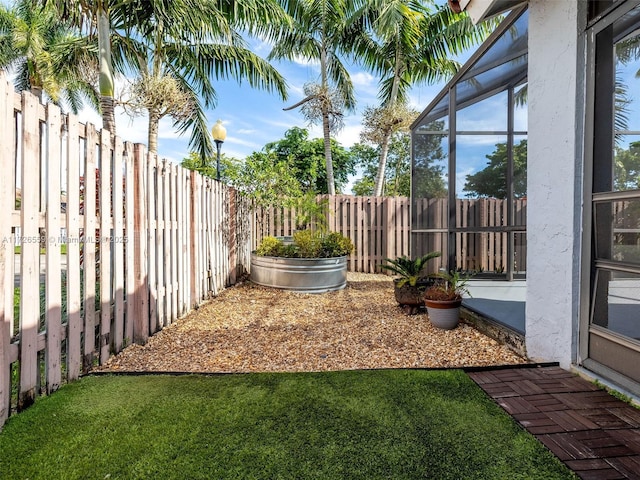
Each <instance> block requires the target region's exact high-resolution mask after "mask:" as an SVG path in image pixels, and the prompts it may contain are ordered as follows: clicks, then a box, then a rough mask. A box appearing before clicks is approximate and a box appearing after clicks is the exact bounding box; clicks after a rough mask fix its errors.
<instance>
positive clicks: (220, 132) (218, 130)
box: [211, 120, 227, 180]
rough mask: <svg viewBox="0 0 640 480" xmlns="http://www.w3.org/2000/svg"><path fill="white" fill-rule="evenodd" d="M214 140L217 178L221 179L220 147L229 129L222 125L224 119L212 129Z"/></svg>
mask: <svg viewBox="0 0 640 480" xmlns="http://www.w3.org/2000/svg"><path fill="white" fill-rule="evenodd" d="M211 134H212V135H213V141H214V142H216V151H217V154H218V155H217V160H216V179H217V180H220V148H221V147H222V144H223V143H224V139H225V138H227V129H226V128H224V126H223V125H222V120H218V121H217V122H216V124H215V125H214V126H213V128H212V129H211Z"/></svg>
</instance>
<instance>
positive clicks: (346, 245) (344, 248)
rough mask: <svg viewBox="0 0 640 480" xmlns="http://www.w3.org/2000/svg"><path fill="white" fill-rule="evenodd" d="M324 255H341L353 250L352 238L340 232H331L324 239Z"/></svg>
mask: <svg viewBox="0 0 640 480" xmlns="http://www.w3.org/2000/svg"><path fill="white" fill-rule="evenodd" d="M322 249H323V252H322V256H323V257H341V256H343V255H349V254H350V253H351V252H353V243H351V239H350V238H348V237H345V236H344V235H342V234H341V233H338V232H330V233H328V234H326V235H325V236H324V237H323V239H322Z"/></svg>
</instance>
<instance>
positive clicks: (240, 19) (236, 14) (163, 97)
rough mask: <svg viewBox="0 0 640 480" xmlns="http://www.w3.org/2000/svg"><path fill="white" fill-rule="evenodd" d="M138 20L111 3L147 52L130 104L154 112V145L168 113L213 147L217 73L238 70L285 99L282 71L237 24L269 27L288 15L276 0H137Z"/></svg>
mask: <svg viewBox="0 0 640 480" xmlns="http://www.w3.org/2000/svg"><path fill="white" fill-rule="evenodd" d="M138 3H140V8H139V9H138V11H137V13H136V16H135V19H134V20H135V21H134V22H132V21H131V20H130V19H129V18H127V17H126V15H125V13H126V12H125V11H121V10H120V9H119V8H118V7H114V8H113V12H114V15H115V14H116V13H117V14H118V19H119V20H120V21H122V22H126V23H123V24H122V25H119V24H115V25H114V26H115V27H116V28H122V29H125V28H127V27H129V28H131V30H132V33H133V37H135V38H137V39H139V40H138V42H139V44H140V46H139V47H138V48H136V49H134V51H139V52H144V53H143V54H142V55H139V58H138V65H137V68H138V72H139V75H138V78H137V79H136V81H135V83H134V85H133V88H132V90H131V92H132V99H131V100H132V104H133V106H134V107H135V108H136V109H137V110H145V111H146V112H147V113H148V116H149V129H148V145H149V150H150V151H151V152H157V141H158V125H159V122H160V119H161V118H162V117H164V116H167V115H169V116H171V117H172V118H173V119H174V126H176V127H178V130H179V131H180V132H184V131H186V130H188V129H191V142H190V143H191V146H192V147H195V148H196V149H197V150H198V152H199V154H200V156H201V157H202V158H208V157H209V156H211V155H212V154H213V145H212V141H211V136H210V134H209V130H208V127H209V126H208V125H207V118H206V115H205V108H209V107H213V106H214V105H215V102H216V91H215V88H214V86H213V82H212V80H214V79H228V78H234V79H236V80H238V81H239V82H242V81H243V80H244V81H247V82H248V83H249V85H250V86H251V87H254V88H263V89H265V90H267V91H276V92H277V93H278V94H279V95H280V96H281V97H282V98H283V99H286V96H287V94H286V84H285V81H284V79H283V78H282V76H281V75H280V74H279V73H278V72H277V71H276V70H275V68H273V67H272V66H271V65H270V64H269V63H268V62H267V61H265V60H263V59H262V58H260V57H259V56H258V55H256V54H254V53H253V52H251V50H250V49H249V48H248V46H247V44H246V42H245V40H244V39H243V38H242V36H241V34H240V32H239V31H238V29H242V30H243V31H245V32H248V33H249V34H254V33H261V34H263V35H268V33H269V30H268V28H266V27H263V25H270V24H282V23H286V20H287V17H286V15H285V13H284V11H283V10H282V9H281V7H280V6H279V5H278V4H277V3H276V2H274V1H264V0H262V1H260V2H258V1H257V0H237V1H234V2H217V1H210V0H174V1H170V2H169V1H155V2H153V1H152V2H138Z"/></svg>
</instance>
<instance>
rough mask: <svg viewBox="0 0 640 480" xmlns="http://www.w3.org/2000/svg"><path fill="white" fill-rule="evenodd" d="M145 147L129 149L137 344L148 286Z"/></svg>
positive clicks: (145, 320) (144, 335)
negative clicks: (131, 172) (131, 166)
mask: <svg viewBox="0 0 640 480" xmlns="http://www.w3.org/2000/svg"><path fill="white" fill-rule="evenodd" d="M146 158H147V156H146V153H145V146H144V145H142V144H140V143H137V144H135V146H134V149H133V171H134V177H133V178H134V180H133V208H134V213H133V252H134V274H133V275H134V285H135V287H134V288H135V292H134V295H133V301H134V305H133V341H134V342H135V343H139V344H141V345H143V344H145V343H146V342H147V340H148V339H149V285H148V283H147V215H146V213H147V198H146V185H145V183H146V182H145V177H146V175H145V173H146Z"/></svg>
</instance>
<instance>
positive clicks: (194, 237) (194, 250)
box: [189, 172, 200, 307]
mask: <svg viewBox="0 0 640 480" xmlns="http://www.w3.org/2000/svg"><path fill="white" fill-rule="evenodd" d="M189 198H190V199H191V202H190V203H189V207H190V208H189V253H190V262H189V263H190V265H189V266H190V268H189V275H190V278H191V280H190V285H191V305H190V306H191V307H195V306H197V305H198V304H199V303H200V298H199V295H198V281H199V278H198V264H199V263H198V232H197V229H196V227H197V223H196V218H197V215H198V214H197V208H196V207H197V205H198V198H197V197H196V173H195V172H191V173H189Z"/></svg>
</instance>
